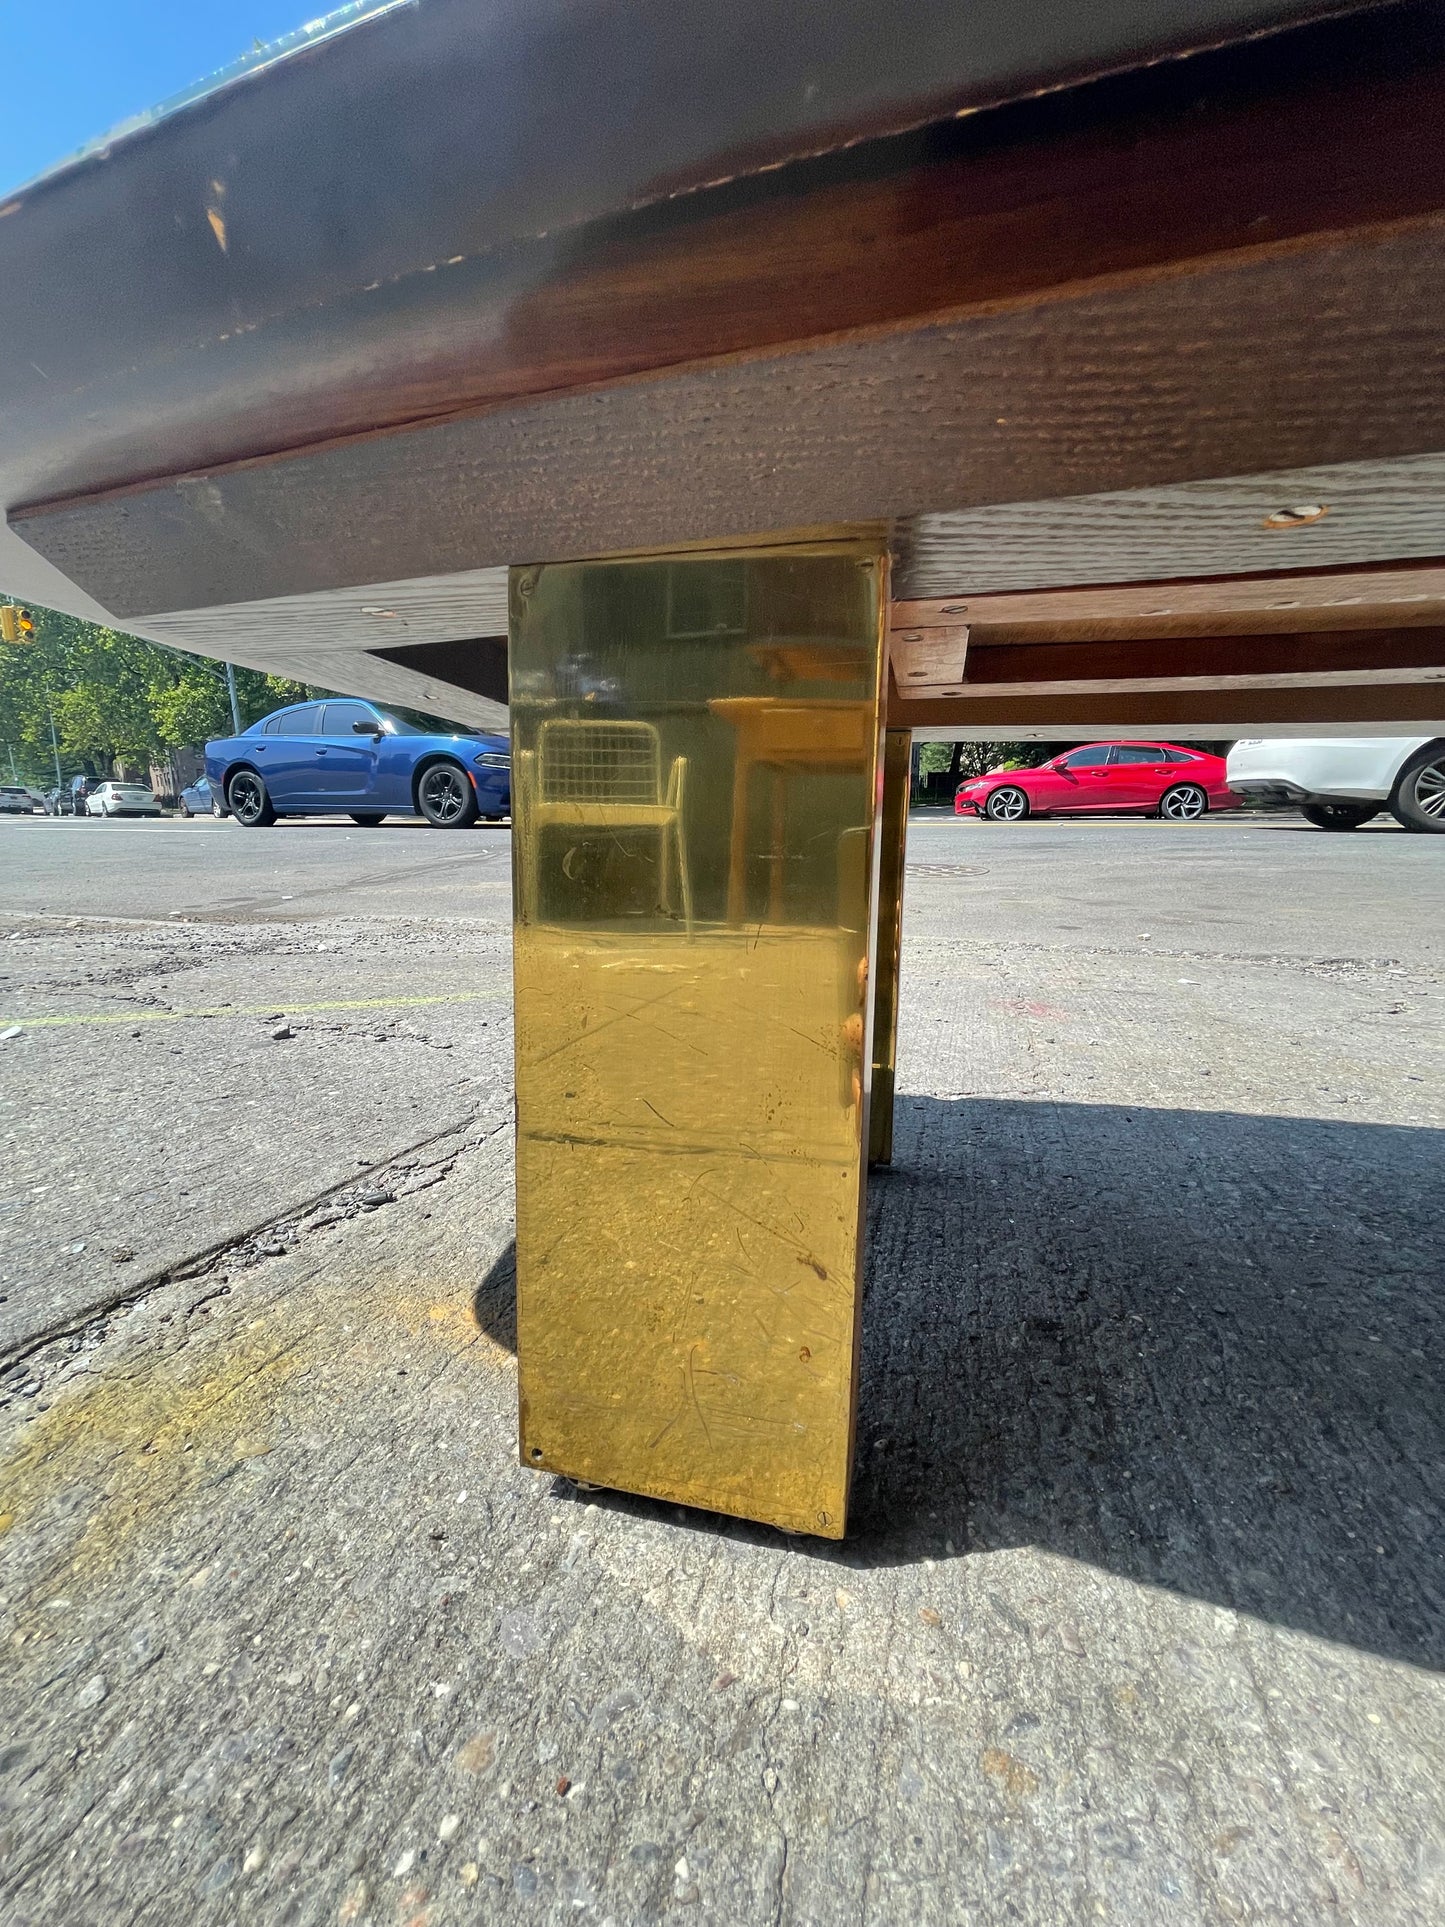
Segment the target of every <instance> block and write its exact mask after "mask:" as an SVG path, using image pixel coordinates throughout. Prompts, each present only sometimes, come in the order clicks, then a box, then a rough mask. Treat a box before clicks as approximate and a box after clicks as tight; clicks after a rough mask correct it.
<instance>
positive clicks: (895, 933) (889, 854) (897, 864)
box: [868, 729, 913, 1164]
mask: <svg viewBox="0 0 1445 1927" xmlns="http://www.w3.org/2000/svg"><path fill="white" fill-rule="evenodd" d="M912 778H913V732H912V730H910V729H890V730H889V731H888V732H887V734H886V735H885V737H884V739H883V807H882V811H881V814H880V818H879V826H878V843H879V862H878V946H877V951H876V957H875V962H874V966H873V1094H872V1098H871V1100H870V1102H869V1106H868V1162H869V1163H870V1164H891V1163H892V1162H893V1074H894V1066H895V1063H896V1062H897V1055H898V958H899V947H900V945H901V943H902V939H903V873H904V846H905V844H906V842H907V838H908V794H909V789H910V787H911V784H912Z"/></svg>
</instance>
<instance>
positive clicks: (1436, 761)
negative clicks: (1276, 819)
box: [1225, 736, 1445, 832]
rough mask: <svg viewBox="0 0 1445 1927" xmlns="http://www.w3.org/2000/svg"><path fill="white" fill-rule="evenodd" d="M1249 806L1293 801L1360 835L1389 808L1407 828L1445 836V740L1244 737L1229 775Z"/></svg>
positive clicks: (1322, 823)
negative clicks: (1361, 828)
mask: <svg viewBox="0 0 1445 1927" xmlns="http://www.w3.org/2000/svg"><path fill="white" fill-rule="evenodd" d="M1225 780H1226V782H1227V783H1228V784H1229V787H1230V788H1231V789H1232V790H1233V791H1234V793H1235V795H1236V796H1238V797H1240V798H1241V799H1242V800H1243V801H1244V802H1246V803H1293V804H1295V805H1296V807H1297V808H1298V809H1299V812H1300V814H1301V815H1302V816H1303V817H1305V818H1306V819H1307V820H1308V821H1309V822H1311V823H1313V824H1315V825H1316V826H1317V827H1318V828H1319V829H1322V830H1355V829H1358V828H1359V826H1360V824H1361V823H1368V822H1369V820H1370V818H1371V817H1372V816H1378V815H1379V814H1380V811H1381V810H1388V811H1389V812H1390V814H1391V815H1392V816H1393V817H1394V818H1395V820H1396V822H1397V823H1401V824H1403V825H1404V827H1405V828H1406V829H1407V830H1435V831H1439V832H1445V739H1442V738H1441V737H1438V736H1435V737H1429V736H1320V737H1307V736H1294V737H1270V738H1265V739H1258V738H1253V739H1248V738H1247V739H1246V740H1245V741H1244V742H1240V743H1236V744H1235V745H1234V748H1233V749H1232V750H1231V751H1230V752H1229V758H1228V765H1227V774H1226V778H1225Z"/></svg>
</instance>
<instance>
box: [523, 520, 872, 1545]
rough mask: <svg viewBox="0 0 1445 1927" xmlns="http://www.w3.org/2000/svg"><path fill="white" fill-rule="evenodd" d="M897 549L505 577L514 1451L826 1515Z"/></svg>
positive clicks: (645, 1484)
mask: <svg viewBox="0 0 1445 1927" xmlns="http://www.w3.org/2000/svg"><path fill="white" fill-rule="evenodd" d="M886 575H887V561H886V557H885V554H884V552H883V550H882V549H881V547H879V546H875V545H872V544H865V543H860V542H856V541H847V542H844V541H839V542H808V543H800V544H798V545H795V546H793V545H778V546H775V547H769V548H766V549H762V548H753V549H745V550H734V551H730V552H728V553H725V554H695V553H694V554H686V555H678V556H671V557H667V556H664V557H656V556H653V557H639V558H632V559H624V560H615V561H605V562H585V563H566V564H551V565H547V566H543V567H539V568H531V569H519V570H514V571H513V575H512V584H511V638H510V665H511V706H512V744H513V807H514V834H513V851H514V865H515V874H516V886H515V887H516V924H515V945H514V968H515V980H516V1029H517V1044H516V1052H517V1288H518V1305H517V1332H518V1359H519V1365H520V1381H521V1427H520V1429H521V1455H522V1459H523V1462H524V1463H525V1464H527V1465H531V1466H535V1467H538V1468H541V1469H545V1470H548V1471H553V1472H561V1473H565V1474H567V1475H569V1476H571V1477H574V1478H577V1479H581V1480H585V1481H587V1482H590V1483H593V1484H597V1485H605V1486H615V1487H620V1488H622V1489H625V1490H628V1491H633V1492H640V1493H646V1494H650V1495H652V1496H655V1497H658V1498H663V1499H669V1500H676V1501H681V1502H684V1503H686V1504H689V1505H698V1506H706V1507H709V1508H712V1509H714V1510H717V1511H721V1512H729V1513H735V1514H739V1515H741V1516H743V1517H745V1518H750V1519H758V1520H763V1521H766V1522H768V1523H771V1524H774V1525H779V1526H783V1527H785V1528H787V1529H788V1530H790V1531H801V1532H812V1533H819V1534H822V1535H825V1536H827V1537H834V1538H836V1537H840V1536H841V1535H842V1533H843V1530H844V1525H845V1521H846V1516H847V1503H848V1483H849V1474H850V1465H851V1457H852V1439H853V1419H854V1406H855V1400H856V1390H857V1327H858V1306H859V1297H860V1292H859V1285H860V1272H861V1263H862V1203H863V1185H864V1174H865V1149H866V1145H865V1136H866V1129H867V1125H866V1119H867V1104H868V1086H869V1081H870V1073H871V1056H870V1049H869V1037H868V1032H869V1023H868V1018H869V1015H870V1012H869V1004H868V999H869V995H870V990H869V985H870V979H871V975H872V955H873V945H874V941H875V920H876V905H877V883H876V879H877V870H878V855H879V850H878V835H877V829H878V823H877V810H878V794H879V783H878V778H879V773H880V772H879V756H880V734H879V732H880V704H881V679H882V666H883V656H882V625H883V612H884V608H885V602H886V587H887V584H886ZM890 1062H891V1053H890Z"/></svg>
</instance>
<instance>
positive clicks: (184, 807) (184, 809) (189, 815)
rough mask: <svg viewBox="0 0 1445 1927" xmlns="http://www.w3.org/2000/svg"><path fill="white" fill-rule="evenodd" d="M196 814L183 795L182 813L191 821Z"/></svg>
mask: <svg viewBox="0 0 1445 1927" xmlns="http://www.w3.org/2000/svg"><path fill="white" fill-rule="evenodd" d="M194 814H195V812H194V811H193V810H192V809H190V808H189V807H188V806H187V803H186V799H185V798H184V797H182V798H181V815H182V816H183V817H184V818H185V819H186V821H187V822H188V823H189V822H190V820H191V818H192V816H193V815H194Z"/></svg>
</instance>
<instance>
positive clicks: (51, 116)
mask: <svg viewBox="0 0 1445 1927" xmlns="http://www.w3.org/2000/svg"><path fill="white" fill-rule="evenodd" d="M337 4H338V0H320V3H319V4H318V0H311V3H310V4H309V5H308V4H307V0H0V75H3V76H4V101H3V106H0V193H3V192H4V191H5V190H6V189H7V188H12V187H17V186H18V185H19V184H20V183H21V182H22V181H27V180H30V179H31V178H32V177H33V176H34V175H36V174H39V173H40V172H41V171H42V170H43V169H44V168H47V167H49V166H50V164H51V163H52V162H53V161H58V160H62V159H63V158H64V157H65V155H67V154H69V153H72V152H73V151H74V150H75V149H76V148H77V147H82V146H84V144H85V143H86V142H87V141H88V140H92V139H93V138H94V137H95V136H96V135H97V134H103V133H104V132H105V131H106V129H107V128H109V127H113V126H114V125H115V123H116V122H117V121H121V120H124V119H125V118H126V117H127V115H129V114H135V113H139V112H141V111H142V110H143V109H144V108H147V107H154V106H155V105H156V103H157V102H158V101H161V100H164V99H166V98H167V97H168V96H169V95H171V94H174V93H179V92H180V91H181V89H182V88H184V87H188V86H190V84H191V83H192V82H193V81H196V80H199V79H201V78H202V77H203V76H204V75H206V74H209V73H212V72H214V70H215V69H216V68H217V67H224V66H225V65H227V63H228V62H230V61H232V60H235V59H237V58H239V56H240V55H242V54H245V53H249V52H250V51H251V49H252V45H253V42H255V41H257V40H261V41H267V40H275V39H277V38H278V37H279V36H280V35H281V34H283V33H289V32H290V31H291V30H292V28H294V27H299V26H301V25H302V23H303V22H304V21H307V20H314V19H315V18H316V17H317V16H318V15H319V14H324V13H327V12H329V11H330V10H331V8H332V7H333V6H335V5H337Z"/></svg>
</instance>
